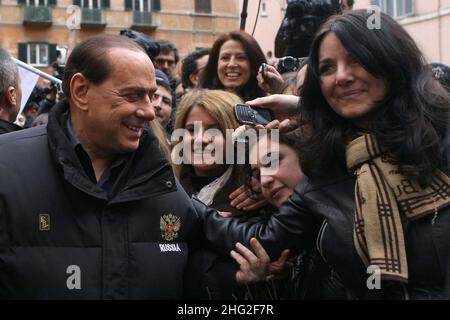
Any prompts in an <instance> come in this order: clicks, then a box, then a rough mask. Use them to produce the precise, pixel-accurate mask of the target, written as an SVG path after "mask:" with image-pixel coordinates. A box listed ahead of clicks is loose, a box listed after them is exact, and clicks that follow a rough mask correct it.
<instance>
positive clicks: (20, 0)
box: [17, 0, 27, 4]
mask: <svg viewBox="0 0 450 320" xmlns="http://www.w3.org/2000/svg"><path fill="white" fill-rule="evenodd" d="M17 3H18V4H26V3H27V1H26V0H17Z"/></svg>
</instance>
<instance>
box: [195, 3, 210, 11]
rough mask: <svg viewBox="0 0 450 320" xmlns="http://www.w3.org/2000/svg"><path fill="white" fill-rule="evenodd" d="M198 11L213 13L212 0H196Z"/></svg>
mask: <svg viewBox="0 0 450 320" xmlns="http://www.w3.org/2000/svg"><path fill="white" fill-rule="evenodd" d="M195 12H196V13H211V0H195Z"/></svg>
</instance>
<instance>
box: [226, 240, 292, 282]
mask: <svg viewBox="0 0 450 320" xmlns="http://www.w3.org/2000/svg"><path fill="white" fill-rule="evenodd" d="M250 245H251V246H252V249H253V251H254V252H255V253H253V252H252V251H251V250H249V249H248V248H247V247H245V246H244V245H242V244H241V243H239V242H238V243H236V250H237V251H238V252H239V253H238V252H236V251H234V250H232V251H231V253H230V254H231V257H232V258H233V259H234V260H236V262H237V263H238V264H239V268H240V269H239V271H238V272H237V273H236V281H237V282H238V283H239V284H247V283H255V282H259V281H265V280H266V279H268V278H271V277H272V276H274V275H276V274H281V273H282V272H284V271H285V269H286V267H287V265H288V264H287V260H288V258H289V249H286V250H283V252H282V253H281V255H280V257H279V258H278V260H276V261H274V262H273V263H270V258H269V255H268V254H267V252H266V250H264V248H263V247H262V245H261V244H260V243H259V241H258V240H257V239H256V238H252V239H250Z"/></svg>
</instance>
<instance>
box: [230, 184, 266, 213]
mask: <svg viewBox="0 0 450 320" xmlns="http://www.w3.org/2000/svg"><path fill="white" fill-rule="evenodd" d="M258 185H259V182H258V181H257V180H256V179H254V178H252V188H254V189H253V190H257V189H258ZM259 189H261V187H260V186H259ZM230 201H231V202H230V204H231V206H232V207H234V208H236V209H239V210H244V211H253V210H257V209H261V208H262V207H264V206H265V205H267V201H266V199H264V197H263V195H262V194H261V193H254V192H252V191H250V190H248V188H247V186H245V185H242V186H240V187H239V188H237V189H236V190H234V191H233V192H232V193H230Z"/></svg>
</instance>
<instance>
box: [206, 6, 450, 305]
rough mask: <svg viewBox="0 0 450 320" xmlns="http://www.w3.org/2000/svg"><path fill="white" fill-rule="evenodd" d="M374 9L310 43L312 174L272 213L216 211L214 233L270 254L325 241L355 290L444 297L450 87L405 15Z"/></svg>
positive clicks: (307, 162) (348, 17)
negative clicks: (248, 219)
mask: <svg viewBox="0 0 450 320" xmlns="http://www.w3.org/2000/svg"><path fill="white" fill-rule="evenodd" d="M370 17H371V15H370V14H369V13H367V12H365V11H362V10H361V11H360V10H357V11H352V12H349V13H346V14H344V15H342V16H334V17H332V18H330V19H329V20H328V21H327V22H326V23H325V24H324V25H323V26H322V27H321V29H320V30H319V32H318V33H317V35H316V38H315V40H314V42H313V45H312V48H311V53H310V57H309V59H310V61H309V65H308V73H307V76H306V79H305V83H304V85H303V88H302V93H301V96H302V105H301V108H300V109H301V121H305V122H307V123H308V124H309V126H308V127H309V128H311V134H310V138H309V139H308V140H307V141H305V142H304V143H303V147H302V150H301V154H302V159H301V165H302V169H303V171H304V173H305V174H306V175H307V178H305V179H302V181H301V182H300V183H299V185H297V187H296V189H295V192H294V194H293V196H292V197H291V198H290V199H289V200H288V201H287V202H286V203H285V204H284V205H283V206H282V207H281V208H280V212H279V213H277V214H274V215H272V216H271V218H270V220H269V221H268V223H257V224H252V225H250V224H242V223H239V224H238V223H236V221H233V219H228V220H226V221H225V222H224V221H221V222H220V225H219V224H218V223H216V222H217V221H216V220H223V219H220V218H219V217H218V216H217V215H216V214H210V215H209V216H208V217H207V226H208V229H207V233H208V237H209V239H210V240H211V241H212V242H213V243H214V244H216V245H218V246H222V248H223V247H224V246H223V244H226V246H227V249H228V250H229V249H231V248H233V245H234V243H235V242H236V241H240V242H244V244H246V245H248V241H249V240H250V238H251V237H255V236H257V237H258V239H259V240H260V242H261V243H262V245H263V246H264V248H265V249H267V251H268V253H269V255H271V257H272V258H274V257H277V255H278V254H279V252H281V250H282V249H284V248H286V247H290V248H291V249H293V250H294V251H295V250H300V249H302V248H305V247H307V246H308V245H310V244H311V243H312V242H313V241H316V245H317V247H318V249H319V251H320V252H321V254H322V256H323V257H324V259H325V260H326V261H327V263H329V264H330V265H331V266H332V267H333V268H334V270H335V271H336V274H337V275H339V277H340V278H341V279H342V281H343V283H344V285H345V286H346V287H347V288H348V296H349V297H354V298H370V297H376V298H386V299H388V298H399V299H408V298H412V299H439V298H444V297H445V279H446V275H447V274H448V272H449V271H448V270H449V266H448V261H449V252H450V207H449V205H450V178H449V176H448V168H447V159H446V153H445V144H444V139H445V135H446V129H447V119H448V117H447V115H448V109H449V101H448V95H447V93H446V92H445V90H444V89H443V88H442V86H440V85H438V84H437V82H436V80H435V79H434V78H433V76H432V74H431V73H430V70H429V68H427V67H425V66H426V62H425V60H424V58H423V55H422V53H421V52H420V50H419V49H418V48H417V46H416V44H415V43H414V41H413V40H412V38H411V37H410V36H409V35H408V34H407V32H406V31H405V30H404V29H403V28H402V27H401V26H400V25H399V24H398V23H397V22H396V21H394V20H393V19H392V18H390V17H389V16H387V15H385V14H383V13H382V14H381V17H380V19H381V21H380V25H379V28H378V29H377V28H368V27H367V26H368V21H370ZM322 219H323V223H322V225H321V227H320V228H319V229H318V228H315V227H314V224H315V222H317V221H318V220H319V221H320V220H322Z"/></svg>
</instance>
